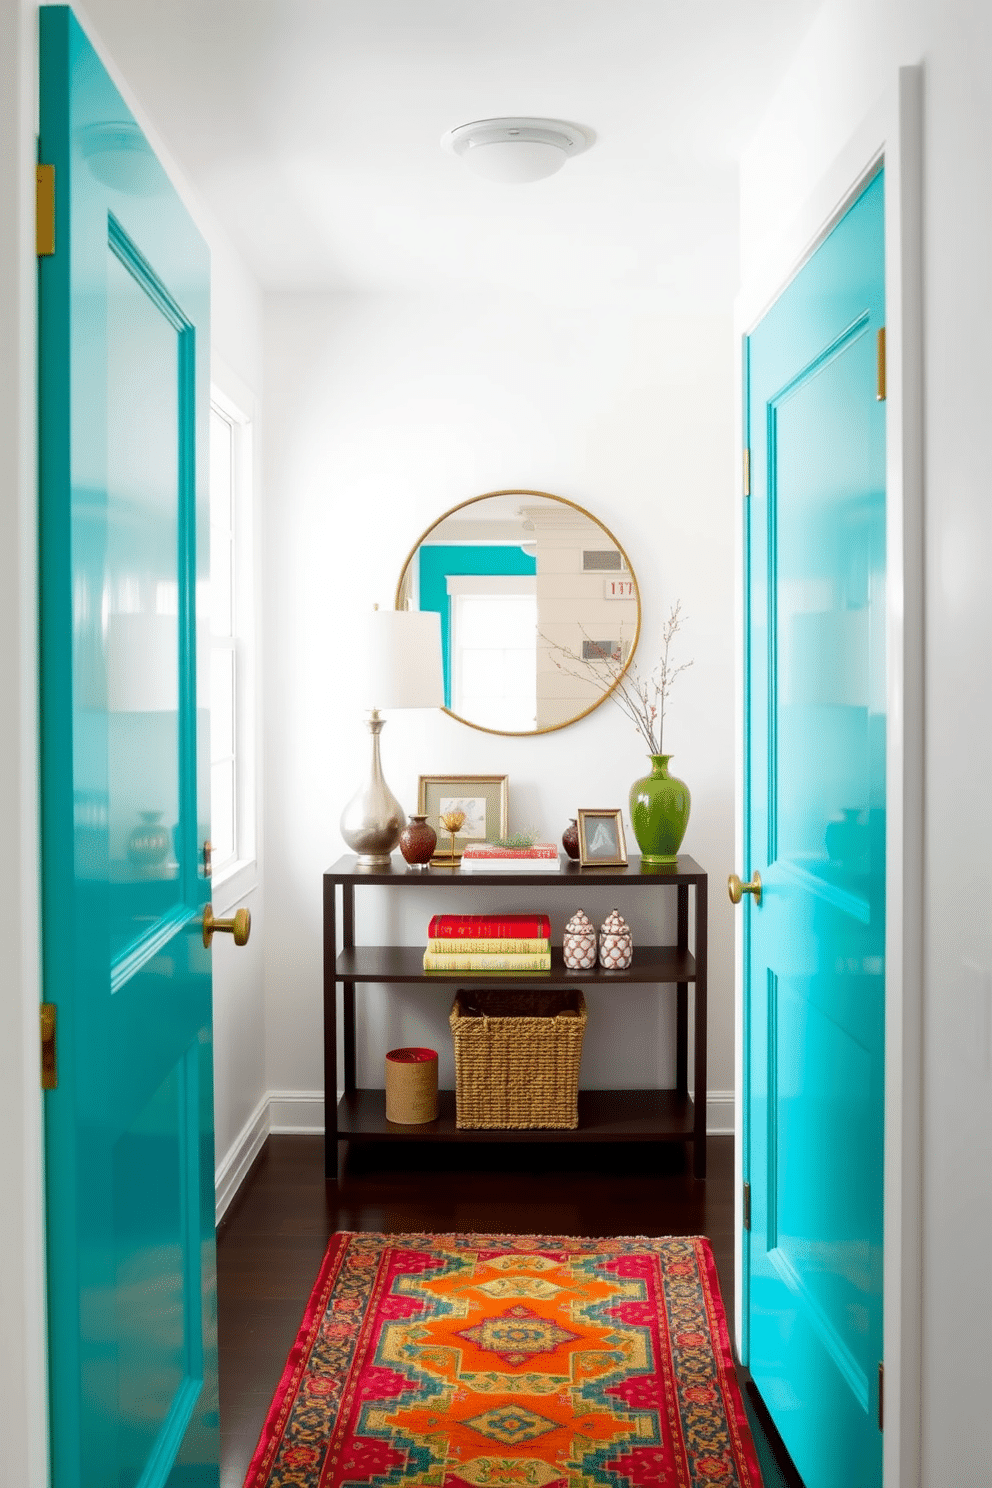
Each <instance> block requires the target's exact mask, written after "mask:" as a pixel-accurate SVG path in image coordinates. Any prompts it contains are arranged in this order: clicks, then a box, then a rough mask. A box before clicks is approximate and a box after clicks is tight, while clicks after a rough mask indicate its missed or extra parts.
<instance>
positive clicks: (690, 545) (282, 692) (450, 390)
mask: <svg viewBox="0 0 992 1488" xmlns="http://www.w3.org/2000/svg"><path fill="white" fill-rule="evenodd" d="M731 327H732V321H731V316H730V307H729V306H727V307H726V313H722V307H721V308H720V309H718V310H717V311H715V312H714V313H713V314H712V315H709V316H707V315H689V314H687V315H682V316H679V315H671V314H669V315H665V314H662V313H660V312H657V311H653V310H652V309H651V308H650V307H644V308H643V309H642V310H641V311H640V313H635V312H634V311H633V310H631V308H630V307H629V306H627V307H624V308H614V307H607V306H601V307H598V308H594V309H588V308H587V309H583V310H581V311H578V310H576V311H572V310H569V309H566V308H563V307H560V306H558V307H548V306H546V305H542V304H540V303H537V302H534V301H531V300H529V299H526V298H524V297H519V298H513V297H506V298H499V297H493V298H481V297H480V298H476V297H467V296H466V297H459V296H457V295H452V296H449V297H414V296H395V295H393V296H336V297H326V298H317V297H313V296H300V297H293V296H274V297H269V298H268V299H267V302H266V343H265V352H266V386H267V389H268V392H267V416H268V425H267V427H268V456H269V458H268V463H267V470H266V487H267V501H266V522H265V531H264V560H263V561H264V594H265V613H266V627H265V657H266V668H267V707H266V736H265V749H266V786H265V803H266V845H267V912H268V925H267V936H266V947H265V956H266V995H267V998H268V1021H267V1050H268V1054H267V1058H268V1084H269V1087H270V1089H273V1090H276V1091H281V1092H286V1093H296V1094H297V1095H299V1096H300V1099H299V1100H298V1101H297V1102H296V1103H295V1106H294V1103H293V1101H292V1100H287V1101H286V1104H285V1105H283V1106H281V1107H280V1110H281V1112H282V1119H283V1120H285V1121H287V1122H289V1123H293V1122H294V1121H295V1120H299V1121H300V1122H301V1123H302V1124H306V1120H305V1119H304V1113H305V1108H306V1106H307V1101H306V1099H305V1095H306V1093H307V1092H315V1091H320V1090H322V1088H323V1085H322V1067H321V1043H320V1027H321V923H320V916H321V873H322V870H323V869H325V868H326V867H328V866H329V865H330V864H331V863H332V862H334V861H335V860H336V858H337V857H338V856H340V854H341V853H342V852H343V851H345V848H344V844H343V842H342V840H341V838H340V835H339V832H338V820H339V817H340V814H341V810H342V807H343V806H344V804H345V802H346V801H347V799H348V798H349V796H350V795H351V794H352V793H353V791H354V790H355V789H356V788H357V787H358V785H359V784H360V783H361V781H362V780H363V779H364V778H365V775H366V774H367V770H368V758H369V739H368V733H367V731H366V729H365V727H364V724H363V720H362V714H361V712H360V702H359V699H358V693H357V687H356V676H355V669H354V640H355V623H354V622H355V616H356V615H357V614H359V613H360V612H361V610H362V609H363V608H365V607H367V606H369V605H371V604H372V603H373V602H378V603H380V604H382V605H391V604H392V602H393V595H394V591H395V586H396V582H397V579H398V577H399V573H400V570H401V567H402V564H403V561H404V559H405V557H406V555H407V552H408V550H409V549H410V547H411V546H412V545H413V543H414V542H415V541H416V540H417V538H418V537H419V535H420V533H421V532H422V531H423V530H424V529H425V528H426V527H427V526H428V525H429V524H430V523H431V522H432V521H433V520H434V519H435V518H436V517H437V516H438V515H439V514H440V513H441V512H442V511H443V510H445V509H446V508H448V507H450V506H452V505H453V504H455V503H457V502H458V501H460V500H464V499H465V498H467V497H470V496H475V495H479V494H480V493H482V492H484V491H490V490H495V489H500V488H507V487H524V488H528V489H536V490H545V491H550V492H552V493H554V494H557V495H562V496H567V497H569V498H570V499H572V500H574V501H577V502H579V503H580V504H581V505H583V506H585V507H587V508H588V509H589V510H590V511H592V512H593V513H594V514H595V515H596V516H598V517H600V518H601V519H602V521H603V522H604V523H605V524H606V525H607V526H608V527H609V528H610V529H611V530H612V531H613V532H614V533H615V534H616V536H617V538H618V539H619V541H620V542H621V543H623V545H624V546H625V548H626V550H627V552H628V553H629V555H630V557H631V561H632V563H633V565H634V569H635V572H636V574H637V577H638V580H639V583H640V588H641V594H642V596H643V604H644V616H643V629H642V639H641V647H642V650H641V652H640V653H639V654H640V655H641V656H642V657H643V658H645V659H646V660H648V661H649V662H650V661H653V659H655V658H656V657H657V653H658V646H659V639H660V630H661V625H662V621H663V619H664V617H665V615H666V614H667V611H668V608H669V606H670V605H671V604H672V602H673V601H674V600H675V599H676V598H681V599H682V601H683V607H684V611H685V614H686V616H687V617H688V619H687V623H686V626H685V630H684V633H683V635H682V636H680V637H679V638H678V641H679V643H680V655H682V656H684V657H686V658H687V657H689V656H691V657H694V658H695V665H694V667H693V668H692V669H691V670H690V671H689V672H688V673H687V674H686V675H685V677H684V678H682V679H680V681H679V684H678V689H677V691H676V692H675V693H674V695H673V700H672V707H671V715H670V723H669V724H668V725H667V731H666V743H665V747H666V749H671V751H672V752H673V753H674V756H675V758H674V761H673V766H672V768H673V770H675V771H676V773H680V774H681V775H682V776H683V777H684V778H685V779H686V781H687V782H688V784H689V786H690V788H691V791H692V796H693V814H692V819H691V821H690V824H689V830H688V834H687V837H686V841H685V844H684V845H685V850H686V851H687V852H690V853H692V854H693V855H694V856H695V857H696V858H698V860H699V861H700V862H701V863H702V865H703V866H704V867H705V868H707V869H708V870H709V872H710V873H711V875H712V876H713V881H714V884H719V883H720V882H721V881H722V877H723V875H724V874H725V873H726V872H727V871H728V870H729V869H730V867H731V866H732V863H731V854H732V849H733V825H732V823H733V759H734V741H733V651H732V646H733V640H732V616H733V605H732V595H733V572H732V562H733V556H732V555H733V533H732V522H731V520H730V516H729V505H728V501H729V496H728V493H729V492H730V491H731V490H732V484H733V481H732V472H733V469H734V461H733V453H732V428H733V419H732V398H733V350H732V336H731ZM382 747H383V763H384V770H385V773H386V777H387V779H388V781H389V783H390V785H391V786H392V788H393V790H394V791H395V792H396V794H397V795H398V796H399V798H400V800H401V801H402V802H403V803H404V804H405V805H406V806H407V807H408V808H409V809H414V807H415V802H416V792H417V776H418V774H420V773H428V774H434V773H456V772H460V771H466V772H484V773H489V772H503V771H505V772H507V773H508V774H509V778H510V825H511V828H513V827H521V826H524V825H530V824H533V825H535V826H537V827H539V828H540V829H541V831H542V833H545V834H547V835H548V836H549V837H553V838H555V839H557V838H558V837H560V834H561V832H562V830H563V828H564V827H565V825H566V824H567V822H568V820H569V818H570V817H572V816H574V815H575V812H576V808H577V807H579V806H614V805H615V806H623V807H624V810H625V813H626V802H627V793H628V790H629V787H630V784H631V782H632V781H633V780H634V779H636V778H637V777H638V776H639V775H641V774H643V773H644V772H645V770H646V769H647V765H646V760H645V749H644V747H643V746H642V745H641V743H640V742H639V739H638V736H637V734H636V732H635V731H634V729H633V726H632V725H630V724H629V723H628V722H627V721H626V719H625V718H624V717H623V715H622V714H621V713H620V712H619V711H618V710H617V709H615V708H614V707H613V706H612V705H605V706H603V707H601V708H600V709H598V710H597V711H596V712H595V713H593V714H592V715H591V716H590V717H588V718H587V719H585V720H583V721H582V722H580V723H578V724H575V725H572V726H571V727H569V728H567V729H565V730H563V731H559V732H554V733H550V734H545V735H542V736H539V737H535V738H525V739H521V738H503V737H497V736H493V735H489V734H484V733H480V732H477V731H475V730H473V729H470V728H468V727H466V726H465V725H463V724H459V723H455V722H454V721H453V720H451V719H449V718H447V717H445V716H444V715H441V714H401V713H397V714H394V715H393V716H392V717H391V718H390V720H389V722H388V725H387V727H386V729H385V731H384V734H383V745H382ZM629 841H630V847H631V850H636V847H635V844H634V842H633V837H632V836H631V837H630V839H629ZM378 893H379V891H375V890H368V891H363V892H360V894H359V900H358V916H359V922H358V935H359V937H360V938H367V939H373V938H385V939H387V940H393V941H401V942H406V943H410V944H417V943H422V942H423V939H424V936H425V931H426V922H425V913H424V907H425V906H426V904H427V900H426V898H421V899H420V900H418V902H419V903H420V905H421V908H420V909H419V910H418V909H417V908H416V906H414V908H413V910H412V911H409V912H408V913H406V914H404V915H401V914H400V913H399V911H398V907H397V901H396V899H395V898H394V899H393V900H391V901H390V903H389V906H388V907H387V906H386V905H385V904H384V903H383V902H382V899H381V897H377V896H378ZM512 896H513V890H512V889H510V888H508V889H507V890H506V899H505V903H506V905H507V907H509V906H510V901H511V899H512ZM573 897H574V896H570V895H564V894H555V895H553V896H549V898H548V907H549V910H551V911H556V913H554V914H553V922H554V930H555V933H556V934H559V933H560V932H561V929H562V924H563V920H564V919H565V918H567V915H568V914H569V913H571V912H572V911H574V909H575V908H576V907H577V905H576V903H575V902H573ZM471 900H472V895H471V891H470V890H466V891H465V895H464V903H465V904H466V905H467V904H469V903H470V902H471ZM559 900H560V906H559ZM582 900H585V901H586V902H585V903H584V904H583V905H582V907H584V908H585V909H586V910H587V912H588V913H590V914H593V915H599V916H603V915H605V913H606V912H608V911H609V909H610V908H611V907H612V904H611V902H610V901H611V896H610V893H609V891H608V890H604V891H600V892H598V893H595V894H593V893H588V892H587V893H584V894H583V895H582V896H581V899H580V901H579V902H580V903H581V901H582ZM531 902H533V900H531ZM711 903H712V909H711V947H712V953H711V984H710V986H711V992H710V1009H711V1017H710V1041H709V1047H710V1059H711V1063H710V1086H711V1089H714V1090H717V1089H720V1090H724V1091H726V1090H729V1089H730V1087H731V1085H732V1071H733V1057H732V1033H733V981H732V934H733V921H732V912H731V907H730V905H729V902H728V901H727V899H726V896H725V895H721V894H719V893H717V894H714V895H712V896H711ZM624 907H625V911H626V909H627V908H628V907H629V908H630V910H631V916H630V917H631V920H632V928H633V931H634V936H635V943H636V940H637V939H638V938H640V939H641V940H646V939H649V938H654V937H655V936H656V934H657V931H656V930H652V929H651V928H650V926H649V918H648V911H647V900H646V898H644V896H637V898H635V897H634V896H628V897H627V899H626V900H625V905H624ZM669 933H672V925H671V923H670V924H669ZM449 1002H450V997H449V996H448V995H447V993H446V992H444V991H437V990H435V989H433V988H431V989H410V988H398V989H396V990H395V991H394V993H393V994H392V995H391V996H387V995H386V994H385V993H384V992H383V991H382V990H381V989H362V990H360V994H359V1006H360V1019H359V1022H360V1029H361V1032H360V1044H359V1081H360V1082H364V1083H367V1084H377V1085H378V1084H381V1083H382V1057H383V1054H384V1053H385V1051H386V1049H388V1048H390V1047H393V1046H395V1045H397V1044H401V1043H411V1042H428V1043H431V1044H432V1045H433V1046H434V1047H436V1048H438V1049H439V1051H440V1053H441V1080H442V1083H445V1082H447V1083H448V1084H449V1085H450V1083H451V1082H452V1080H453V1071H452V1061H451V1054H450V1033H449V1031H448V1028H447V1021H446V1019H447V1012H448V1005H449ZM665 1002H666V999H659V998H658V997H657V996H656V995H655V993H654V992H653V991H651V990H648V989H645V990H643V991H641V992H638V991H627V992H625V993H624V995H623V999H622V1000H621V999H618V998H613V997H609V996H607V995H606V994H605V993H604V994H597V995H596V996H595V997H594V998H593V999H592V1002H591V1007H590V1029H589V1033H588V1035H587V1047H586V1051H585V1052H584V1055H583V1080H584V1082H585V1083H586V1084H588V1085H590V1086H597V1085H598V1086H606V1087H609V1086H612V1085H638V1084H651V1083H654V1082H656V1081H661V1082H662V1083H668V1082H671V1080H672V1079H673V1076H674V1069H673V1059H672V1052H671V1029H670V1019H669V1018H668V1016H667V1014H663V1013H662V1012H660V1009H661V1007H662V1006H663V1005H664V1004H665ZM667 1002H668V1005H669V1006H670V1003H671V998H668V999H667ZM309 1104H310V1111H311V1118H312V1119H313V1120H319V1119H320V1112H319V1110H317V1109H316V1107H315V1104H314V1102H313V1100H312V1098H311V1101H310V1103H309ZM294 1109H295V1110H296V1113H297V1115H296V1117H295V1118H294V1116H293V1115H292V1112H293V1110H294Z"/></svg>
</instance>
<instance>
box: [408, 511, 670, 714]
mask: <svg viewBox="0 0 992 1488" xmlns="http://www.w3.org/2000/svg"><path fill="white" fill-rule="evenodd" d="M396 608H397V609H398V610H399V609H414V610H436V611H437V613H438V614H439V615H440V617H441V647H442V653H443V658H444V692H445V705H446V711H447V712H449V713H451V714H452V715H453V716H454V717H455V718H459V719H461V721H462V722H463V723H468V724H471V725H472V727H473V728H479V729H485V730H486V732H487V733H492V734H542V733H546V732H548V731H549V730H550V729H559V728H565V726H566V725H567V724H569V723H574V722H575V721H576V719H578V718H583V717H585V715H586V714H587V713H590V712H592V710H593V708H598V706H599V704H600V703H601V702H602V701H603V700H604V698H605V697H606V696H607V695H608V694H609V693H610V692H611V691H612V690H613V687H614V686H615V685H616V682H617V680H618V678H619V676H620V675H622V673H623V672H624V671H626V669H627V667H628V666H629V664H630V661H631V658H632V657H633V654H634V648H635V646H636V645H637V637H638V633H639V631H640V625H641V604H640V597H639V595H638V590H637V580H636V579H635V577H634V572H633V570H632V568H631V566H630V561H629V559H628V557H627V554H626V553H625V552H624V550H623V548H622V547H621V546H620V544H619V543H618V542H617V540H616V538H615V537H614V536H613V534H612V532H610V531H609V529H608V528H606V527H604V526H603V524H602V522H598V521H597V520H596V518H595V517H593V516H591V515H590V513H589V512H587V511H585V510H584V509H583V508H582V507H581V506H577V505H576V504H575V502H574V501H567V500H566V499H565V498H564V497H563V496H550V495H548V493H547V492H546V491H490V492H489V493H488V494H487V495H484V496H474V497H472V499H471V500H469V501H463V502H462V503H461V505H460V506H455V507H452V509H451V510H450V511H447V512H445V513H444V515H443V516H441V517H439V518H438V520H437V521H436V522H435V523H434V524H433V526H431V527H428V529H427V531H426V532H425V533H424V534H423V536H422V537H421V538H420V539H419V540H418V541H417V543H416V545H415V546H414V548H413V551H412V552H411V553H410V555H409V557H408V558H407V560H406V563H405V564H404V566H403V572H402V573H401V575H400V581H399V585H398V587H397V590H396Z"/></svg>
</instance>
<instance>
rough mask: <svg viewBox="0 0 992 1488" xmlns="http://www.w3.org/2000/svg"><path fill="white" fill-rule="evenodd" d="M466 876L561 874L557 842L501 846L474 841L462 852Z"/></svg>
mask: <svg viewBox="0 0 992 1488" xmlns="http://www.w3.org/2000/svg"><path fill="white" fill-rule="evenodd" d="M462 872H463V873H514V872H517V873H520V872H526V873H557V872H558V849H557V847H556V846H555V844H554V843H553V842H535V843H533V845H532V846H531V847H497V846H496V844H495V843H492V842H470V843H469V844H468V846H467V847H466V848H465V850H464V852H463V853H462Z"/></svg>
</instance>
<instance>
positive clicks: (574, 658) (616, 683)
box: [541, 600, 692, 754]
mask: <svg viewBox="0 0 992 1488" xmlns="http://www.w3.org/2000/svg"><path fill="white" fill-rule="evenodd" d="M683 621H684V617H683V615H682V601H681V600H677V601H676V602H675V604H674V605H673V607H672V610H671V613H670V614H669V616H668V619H667V620H666V621H665V623H664V625H663V626H662V630H661V657H660V659H659V660H658V663H657V665H656V666H655V667H654V668H653V670H652V671H651V672H650V673H649V674H648V675H647V676H646V677H643V676H641V674H640V672H639V671H638V668H637V666H636V664H635V663H633V662H632V663H631V664H630V665H629V666H627V667H625V666H624V663H623V659H622V656H621V655H617V654H614V653H612V652H610V653H607V652H606V651H600V653H599V656H598V659H597V660H596V661H595V662H592V661H588V660H586V659H585V658H584V657H582V656H578V655H577V654H576V653H575V652H574V651H573V650H572V649H571V648H570V647H569V646H561V645H558V644H557V643H556V642H555V641H550V640H548V638H547V637H546V636H542V637H541V639H542V640H543V641H544V642H545V644H546V645H547V646H548V649H549V653H550V655H551V660H552V662H553V663H554V665H555V666H556V667H557V668H558V670H559V671H560V672H564V673H565V675H566V676H569V677H575V678H577V679H578V680H579V681H582V682H593V683H594V684H595V686H596V687H598V689H599V691H600V692H601V693H602V694H603V695H604V696H606V697H609V699H610V701H611V702H613V703H616V705H617V707H618V708H619V709H620V710H621V711H622V712H623V713H625V714H626V715H627V717H628V718H629V719H630V721H631V723H632V724H633V725H634V727H635V728H636V729H637V731H638V733H639V734H640V735H641V737H642V738H643V739H644V742H645V743H646V744H647V746H648V749H649V751H650V753H651V754H662V753H663V752H664V750H663V747H662V745H663V741H664V732H665V715H666V713H667V711H668V701H669V695H670V693H671V690H672V686H673V684H674V682H675V679H676V677H678V676H680V675H681V674H682V673H683V672H685V671H688V669H689V667H691V666H692V661H691V660H689V661H683V662H681V663H680V664H679V665H678V666H675V665H674V664H673V662H672V660H671V657H670V652H671V645H672V640H673V639H674V637H675V636H676V635H677V634H678V632H679V631H680V630H681V629H682V625H683ZM586 639H588V637H586ZM556 652H557V655H556V654H555V653H556ZM559 658H561V659H559Z"/></svg>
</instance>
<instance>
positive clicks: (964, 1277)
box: [742, 0, 992, 1488]
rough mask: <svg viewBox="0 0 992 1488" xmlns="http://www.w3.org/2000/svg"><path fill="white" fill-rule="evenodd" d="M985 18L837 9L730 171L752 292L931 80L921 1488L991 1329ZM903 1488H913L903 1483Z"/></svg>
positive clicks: (969, 1393) (965, 1450) (989, 182)
mask: <svg viewBox="0 0 992 1488" xmlns="http://www.w3.org/2000/svg"><path fill="white" fill-rule="evenodd" d="M990 56H992V8H990V7H989V6H988V5H987V4H985V3H983V0H915V3H912V4H908V5H907V4H901V3H898V0H831V3H828V4H827V5H826V6H825V7H824V9H823V10H822V11H821V13H820V15H819V17H818V20H817V22H816V24H815V25H814V28H813V30H812V31H811V33H810V35H809V37H808V38H807V41H806V43H805V44H804V46H803V48H802V49H801V50H800V52H799V53H798V55H797V57H796V59H795V61H794V64H793V66H792V67H791V69H790V72H789V74H788V75H787V77H786V79H785V80H784V83H783V85H782V87H781V89H780V90H779V91H778V93H777V94H776V95H775V96H774V97H773V98H772V100H771V102H770V105H769V109H768V113H767V116H766V118H765V120H764V121H763V123H762V125H761V127H760V129H759V131H758V133H757V135H756V137H755V139H754V142H753V145H752V147H751V149H750V150H749V151H748V153H747V155H746V157H745V159H744V162H743V170H742V223H743V233H742V253H743V262H744V266H745V281H747V280H748V279H749V278H751V277H754V276H760V273H761V264H762V261H763V258H764V256H765V253H766V251H767V246H768V243H769V239H770V237H771V236H772V235H773V234H774V233H775V232H776V230H777V229H778V228H779V227H780V226H781V225H782V224H784V223H785V222H787V221H788V219H789V217H790V216H791V214H792V213H793V212H795V211H796V210H797V208H798V207H799V205H800V204H801V203H802V202H803V201H804V200H805V198H806V197H807V196H808V194H809V191H810V188H811V185H812V184H813V183H815V182H816V181H817V180H818V179H819V178H820V177H822V176H823V175H824V174H825V173H826V172H827V171H828V169H829V168H830V166H831V163H832V162H833V160H834V158H835V157H836V156H837V155H838V154H839V153H840V152H841V151H842V149H843V148H844V146H845V144H846V142H847V141H848V139H849V138H850V137H851V136H852V134H853V133H854V132H855V131H856V129H857V127H858V126H859V124H860V122H861V120H862V118H863V117H864V116H865V115H866V114H867V113H868V112H869V111H870V109H871V108H872V106H873V104H874V103H875V101H876V99H877V98H878V96H879V95H880V94H881V93H882V91H883V90H884V89H886V88H889V87H891V86H892V84H893V83H894V80H895V69H896V68H897V67H898V66H899V65H900V64H910V63H916V62H922V64H923V71H924V148H923V156H924V183H923V202H924V208H923V210H924V235H923V236H924V241H923V261H924V347H925V356H924V369H923V371H924V397H925V409H926V413H925V434H924V437H925V534H924V541H925V552H926V574H925V610H926V640H925V690H926V724H925V741H926V766H925V793H926V807H925V820H924V836H925V843H926V859H925V862H926V866H925V888H924V893H925V913H924V937H925V955H924V1011H923V1051H924V1053H923V1092H922V1105H923V1143H922V1172H923V1299H922V1327H923V1365H922V1370H923V1379H922V1387H923V1408H922V1415H921V1422H920V1431H921V1435H922V1478H921V1481H922V1483H923V1484H924V1485H926V1488H931V1485H932V1488H942V1485H944V1484H947V1483H951V1482H953V1483H954V1484H955V1485H959V1488H978V1485H979V1484H987V1483H988V1481H989V1463H990V1462H992V1414H990V1412H989V1410H988V1402H987V1393H988V1391H987V1384H988V1378H989V1369H988V1352H987V1351H988V1339H989V1335H990V1331H992V1275H990V1270H989V1266H988V1256H987V1252H988V1235H989V1232H990V1228H992V1138H990V1135H989V1133H990V1131H992V1049H990V1042H992V929H990V915H989V902H988V900H989V886H988V842H989V838H990V831H992V794H990V790H989V785H988V739H989V734H990V725H992V706H990V702H989V689H988V686H987V677H988V657H989V652H990V646H992V622H990V616H989V608H988V602H987V593H988V554H989V553H990V551H992V501H990V494H992V493H990V478H989V460H988V428H989V408H990V406H992V362H990V358H989V354H988V346H989V339H990V336H992V273H990V269H989V254H988V244H989V241H990V235H992V177H990V173H989V169H988V145H989V139H990V138H992V70H990V68H989V57H990ZM904 1482H905V1484H906V1488H908V1484H909V1479H908V1478H905V1479H904Z"/></svg>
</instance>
